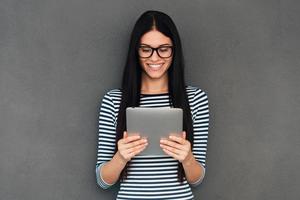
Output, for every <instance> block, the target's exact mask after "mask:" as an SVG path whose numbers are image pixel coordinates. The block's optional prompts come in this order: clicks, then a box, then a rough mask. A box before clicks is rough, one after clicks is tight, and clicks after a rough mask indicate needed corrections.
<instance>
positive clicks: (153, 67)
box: [147, 64, 163, 70]
mask: <svg viewBox="0 0 300 200" xmlns="http://www.w3.org/2000/svg"><path fill="white" fill-rule="evenodd" d="M147 65H148V66H149V67H150V68H151V69H153V70H159V69H160V68H161V67H162V66H163V64H147Z"/></svg>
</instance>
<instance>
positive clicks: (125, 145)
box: [117, 131, 148, 163]
mask: <svg viewBox="0 0 300 200" xmlns="http://www.w3.org/2000/svg"><path fill="white" fill-rule="evenodd" d="M147 145H148V141H147V139H146V138H141V136H140V135H131V136H128V133H127V132H126V131H124V132H123V138H122V139H120V140H119V141H118V152H117V153H119V154H120V156H121V158H122V160H123V161H124V162H125V163H127V162H128V161H130V160H131V158H132V157H134V156H135V155H137V154H139V153H140V152H142V151H143V150H144V149H145V148H146V146H147Z"/></svg>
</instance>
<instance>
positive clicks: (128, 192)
mask: <svg viewBox="0 0 300 200" xmlns="http://www.w3.org/2000/svg"><path fill="white" fill-rule="evenodd" d="M186 92H187V95H188V101H189V105H190V109H191V114H192V119H193V130H194V135H193V140H194V145H193V147H192V152H193V154H194V157H195V158H196V160H197V161H198V162H200V163H201V166H202V167H203V169H204V172H205V160H206V150H207V139H208V128H209V107H208V98H207V95H206V93H205V92H204V91H203V90H201V89H199V88H197V87H193V86H186ZM120 100H121V91H120V89H112V90H110V91H108V92H107V93H106V94H105V95H104V97H103V99H102V102H101V106H100V112H99V131H98V148H97V150H98V152H97V163H96V178H97V183H98V185H99V186H100V187H102V188H103V189H107V188H109V187H110V186H112V185H110V184H107V183H105V181H104V180H103V179H102V177H101V174H100V168H101V166H102V165H103V164H104V163H105V162H107V161H110V160H111V159H112V157H113V156H114V147H115V138H116V127H117V124H116V123H117V116H118V112H119V106H120ZM140 107H170V104H169V96H168V93H162V94H141V97H140ZM177 167H178V161H177V160H175V159H174V158H172V157H170V156H168V155H165V156H148V155H147V156H142V155H140V156H139V155H136V156H135V157H133V158H132V159H131V160H130V161H129V166H128V175H127V178H126V179H125V180H124V181H122V182H121V183H120V189H119V191H118V194H117V200H125V199H126V200H129V199H131V200H132V199H139V200H141V199H160V200H163V199H164V200H167V199H172V200H179V199H180V200H185V199H194V195H193V193H192V190H191V188H190V186H193V187H195V186H197V185H199V184H200V183H201V182H202V180H203V178H204V174H203V176H202V177H200V178H199V180H198V181H196V182H195V183H188V182H187V180H186V178H185V177H184V182H183V184H181V183H180V182H179V181H178V180H177Z"/></svg>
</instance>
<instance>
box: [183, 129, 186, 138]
mask: <svg viewBox="0 0 300 200" xmlns="http://www.w3.org/2000/svg"><path fill="white" fill-rule="evenodd" d="M182 138H183V139H186V132H185V131H182Z"/></svg>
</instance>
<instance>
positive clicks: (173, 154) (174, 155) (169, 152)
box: [163, 149, 180, 160]
mask: <svg viewBox="0 0 300 200" xmlns="http://www.w3.org/2000/svg"><path fill="white" fill-rule="evenodd" d="M163 151H164V152H165V153H166V154H168V155H169V156H171V157H173V158H175V159H176V160H179V159H180V158H179V156H178V155H177V154H175V153H173V152H171V151H169V150H168V149H163Z"/></svg>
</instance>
